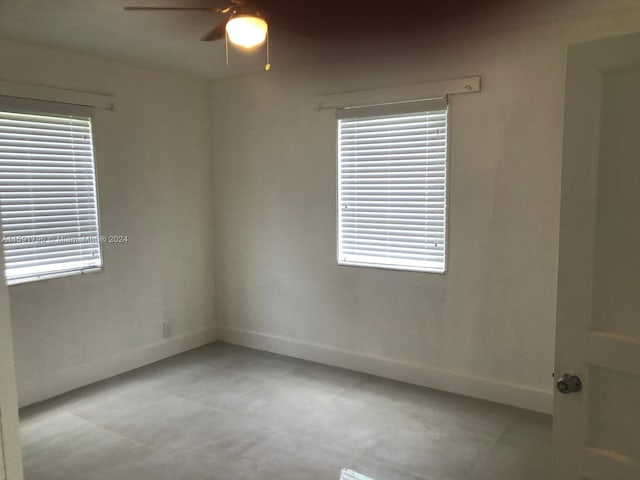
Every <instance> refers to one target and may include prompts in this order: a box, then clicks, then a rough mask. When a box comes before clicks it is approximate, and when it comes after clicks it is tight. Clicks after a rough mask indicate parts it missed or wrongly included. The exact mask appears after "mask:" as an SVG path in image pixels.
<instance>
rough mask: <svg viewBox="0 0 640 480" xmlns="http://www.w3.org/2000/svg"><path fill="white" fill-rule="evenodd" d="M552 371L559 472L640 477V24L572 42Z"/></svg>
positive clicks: (577, 476) (570, 479)
mask: <svg viewBox="0 0 640 480" xmlns="http://www.w3.org/2000/svg"><path fill="white" fill-rule="evenodd" d="M555 372H556V373H555V379H556V381H557V382H559V384H558V385H557V387H559V388H557V389H556V393H555V401H554V422H553V423H554V425H553V441H554V446H553V451H554V475H555V477H554V478H555V479H557V480H560V479H562V480H621V479H625V480H638V479H640V465H639V462H640V35H632V36H625V37H618V38H614V39H607V40H601V41H596V42H591V43H587V44H582V45H576V46H574V47H571V48H570V49H569V58H568V65H567V97H566V111H565V131H564V156H563V166H562V207H561V221H560V265H559V276H558V326H557V337H556V364H555ZM563 374H569V375H574V376H575V377H579V378H580V379H581V384H582V390H581V391H579V392H573V393H572V392H571V391H572V390H579V389H580V384H579V383H578V382H577V378H572V377H565V378H564V379H562V375H563ZM560 390H562V391H564V392H567V393H560Z"/></svg>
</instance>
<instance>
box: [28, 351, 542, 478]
mask: <svg viewBox="0 0 640 480" xmlns="http://www.w3.org/2000/svg"><path fill="white" fill-rule="evenodd" d="M21 416H22V422H21V432H22V442H23V454H24V465H25V476H26V480H45V479H46V480H80V479H82V480H107V479H109V480H116V479H117V480H205V479H206V480H249V479H251V480H262V479H264V480H276V479H277V480H289V479H295V480H307V479H308V480H311V479H314V480H324V479H326V480H338V479H339V477H340V471H341V470H342V469H343V468H345V467H347V468H350V469H352V470H355V471H357V472H359V473H362V474H365V475H367V476H368V477H371V478H373V479H375V480H409V479H412V480H420V479H428V480H463V479H464V480H489V479H491V480H503V479H504V480H544V479H547V478H548V476H549V462H550V436H551V418H550V417H549V416H546V415H542V414H538V413H532V412H528V411H524V410H519V409H516V408H511V407H506V406H503V405H498V404H494V403H490V402H484V401H480V400H474V399H471V398H466V397H461V396H457V395H453V394H448V393H444V392H439V391H436V390H430V389H426V388H422V387H416V386H413V385H408V384H404V383H399V382H394V381H391V380H386V379H382V378H378V377H373V376H370V375H364V374H360V373H356V372H352V371H348V370H342V369H338V368H332V367H327V366H324V365H319V364H315V363H311V362H306V361H302V360H297V359H292V358H288V357H283V356H279V355H274V354H271V353H266V352H261V351H256V350H251V349H247V348H242V347H237V346H232V345H228V344H224V343H214V344H212V345H208V346H206V347H202V348H199V349H196V350H192V351H191V352H187V353H185V354H182V355H178V356H176V357H173V358H170V359H167V360H164V361H162V362H158V363H156V364H153V365H150V366H147V367H143V368H140V369H138V370H134V371H132V372H129V373H127V374H124V375H120V376H118V377H115V378H112V379H109V380H106V381H104V382H100V383H97V384H94V385H91V386H89V387H86V388H82V389H80V390H77V391H75V392H71V393H69V394H66V395H63V396H61V397H58V398H55V399H52V400H48V401H46V402H43V403H41V404H38V405H34V406H31V407H28V408H26V409H23V411H22V412H21Z"/></svg>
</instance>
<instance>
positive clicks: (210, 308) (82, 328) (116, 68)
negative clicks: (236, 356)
mask: <svg viewBox="0 0 640 480" xmlns="http://www.w3.org/2000/svg"><path fill="white" fill-rule="evenodd" d="M0 65H2V69H1V71H0V77H1V78H2V79H4V80H12V81H19V82H28V83H37V84H43V85H47V86H53V87H59V88H66V89H76V90H82V91H89V92H98V93H108V94H114V95H115V97H116V101H117V110H116V111H113V112H111V111H104V110H100V111H98V112H97V113H96V116H95V119H94V141H95V155H96V163H97V175H98V190H99V204H100V214H101V218H100V219H101V225H102V233H103V234H106V235H109V234H122V235H128V239H129V242H128V243H127V244H105V245H104V250H103V256H104V271H103V272H101V273H94V274H87V275H82V276H73V277H67V278H59V279H52V280H46V281H40V282H34V283H29V284H23V285H18V286H13V287H10V289H9V291H10V297H11V313H12V317H13V328H14V340H15V352H16V369H17V371H16V376H17V381H18V392H19V397H20V403H21V404H23V405H24V404H28V403H32V402H34V401H37V400H41V399H43V398H47V397H50V396H53V395H55V394H58V393H61V392H64V391H67V390H70V389H72V388H75V387H78V386H80V385H83V384H87V383H91V382H93V381H96V380H99V379H101V378H104V377H107V376H110V375H113V374H116V373H119V372H121V371H124V370H127V369H130V368H134V367H137V366H139V365H142V364H145V363H148V362H151V361H154V360H157V359H160V358H162V357H165V356H168V355H171V354H174V353H178V352H180V351H183V350H186V349H188V348H192V347H195V346H198V345H201V344H203V343H207V342H209V341H211V340H213V339H214V335H215V324H214V299H213V291H214V278H213V253H212V252H213V248H214V243H213V238H212V227H213V222H212V185H211V183H212V182H211V178H212V175H213V174H212V165H211V157H210V142H209V127H208V125H209V112H208V101H207V95H208V91H207V83H206V81H204V80H198V79H193V78H190V77H186V76H181V75H177V74H169V73H162V72H156V71H151V70H142V69H137V68H133V67H130V66H126V65H123V64H118V63H113V62H108V61H102V60H100V59H96V58H94V57H88V56H83V55H77V54H72V53H67V52H64V51H60V50H52V49H46V48H42V47H37V46H30V45H24V44H18V43H13V42H9V41H2V42H0ZM165 321H169V322H170V324H171V327H172V330H173V335H174V336H173V337H172V338H171V339H169V341H165V339H164V338H163V335H162V323H163V322H165Z"/></svg>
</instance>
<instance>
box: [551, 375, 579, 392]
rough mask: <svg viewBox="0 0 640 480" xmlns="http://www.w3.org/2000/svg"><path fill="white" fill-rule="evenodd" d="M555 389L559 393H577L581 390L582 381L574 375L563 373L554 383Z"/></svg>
mask: <svg viewBox="0 0 640 480" xmlns="http://www.w3.org/2000/svg"><path fill="white" fill-rule="evenodd" d="M556 388H557V389H558V391H559V392H560V393H565V394H566V393H578V392H579V391H580V390H582V380H580V377H578V376H576V375H569V374H568V373H565V374H564V375H562V377H560V379H559V380H558V381H557V382H556Z"/></svg>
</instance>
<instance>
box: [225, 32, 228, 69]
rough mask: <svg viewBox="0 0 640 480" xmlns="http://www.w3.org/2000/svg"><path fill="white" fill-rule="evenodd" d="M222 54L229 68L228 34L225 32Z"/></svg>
mask: <svg viewBox="0 0 640 480" xmlns="http://www.w3.org/2000/svg"><path fill="white" fill-rule="evenodd" d="M224 54H225V58H226V60H227V67H228V66H229V34H228V33H227V31H226V30H225V32H224Z"/></svg>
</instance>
